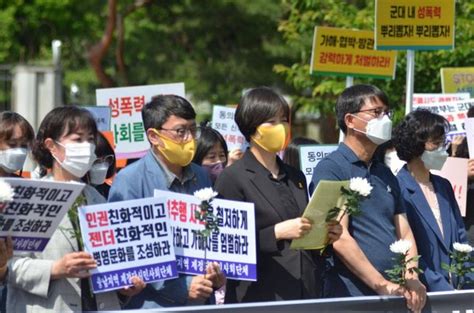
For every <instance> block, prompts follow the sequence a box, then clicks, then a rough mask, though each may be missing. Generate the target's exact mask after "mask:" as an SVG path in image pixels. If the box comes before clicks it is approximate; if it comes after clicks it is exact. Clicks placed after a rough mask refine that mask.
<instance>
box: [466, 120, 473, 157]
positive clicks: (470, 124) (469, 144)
mask: <svg viewBox="0 0 474 313" xmlns="http://www.w3.org/2000/svg"><path fill="white" fill-rule="evenodd" d="M464 127H465V128H466V138H467V148H468V150H469V158H472V159H474V118H472V117H471V118H467V119H465V120H464Z"/></svg>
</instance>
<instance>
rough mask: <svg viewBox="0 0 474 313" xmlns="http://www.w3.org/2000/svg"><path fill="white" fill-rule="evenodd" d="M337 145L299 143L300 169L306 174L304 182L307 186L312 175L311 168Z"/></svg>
mask: <svg viewBox="0 0 474 313" xmlns="http://www.w3.org/2000/svg"><path fill="white" fill-rule="evenodd" d="M337 147H338V145H301V146H300V147H299V150H300V167H301V168H300V170H301V171H302V172H303V173H304V175H305V176H306V184H307V185H308V186H309V183H310V182H311V178H312V177H313V170H314V168H315V167H316V165H318V163H319V161H321V160H322V159H323V158H324V157H325V156H327V155H328V154H330V153H331V152H333V151H335V150H336V149H337Z"/></svg>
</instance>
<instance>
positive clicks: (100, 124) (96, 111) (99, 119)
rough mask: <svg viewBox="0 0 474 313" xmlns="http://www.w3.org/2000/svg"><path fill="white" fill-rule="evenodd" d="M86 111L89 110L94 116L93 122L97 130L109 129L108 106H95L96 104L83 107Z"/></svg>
mask: <svg viewBox="0 0 474 313" xmlns="http://www.w3.org/2000/svg"><path fill="white" fill-rule="evenodd" d="M84 109H86V110H87V111H89V112H91V113H92V115H93V116H94V119H95V123H96V124H97V130H99V131H101V132H103V131H109V130H110V112H111V111H110V108H109V107H104V106H101V107H97V106H90V107H84Z"/></svg>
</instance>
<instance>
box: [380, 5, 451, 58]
mask: <svg viewBox="0 0 474 313" xmlns="http://www.w3.org/2000/svg"><path fill="white" fill-rule="evenodd" d="M454 17H455V1H454V0H417V1H413V0H376V1H375V49H377V50H439V49H453V48H454V28H455V27H454Z"/></svg>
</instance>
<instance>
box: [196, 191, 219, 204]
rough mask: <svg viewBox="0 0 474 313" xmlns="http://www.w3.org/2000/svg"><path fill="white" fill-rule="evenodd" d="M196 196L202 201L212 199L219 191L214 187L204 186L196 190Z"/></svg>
mask: <svg viewBox="0 0 474 313" xmlns="http://www.w3.org/2000/svg"><path fill="white" fill-rule="evenodd" d="M194 196H195V197H196V198H198V199H199V200H201V201H210V200H211V199H212V198H214V197H215V196H217V192H215V191H214V190H213V189H212V188H203V189H199V190H197V191H195V192H194Z"/></svg>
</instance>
